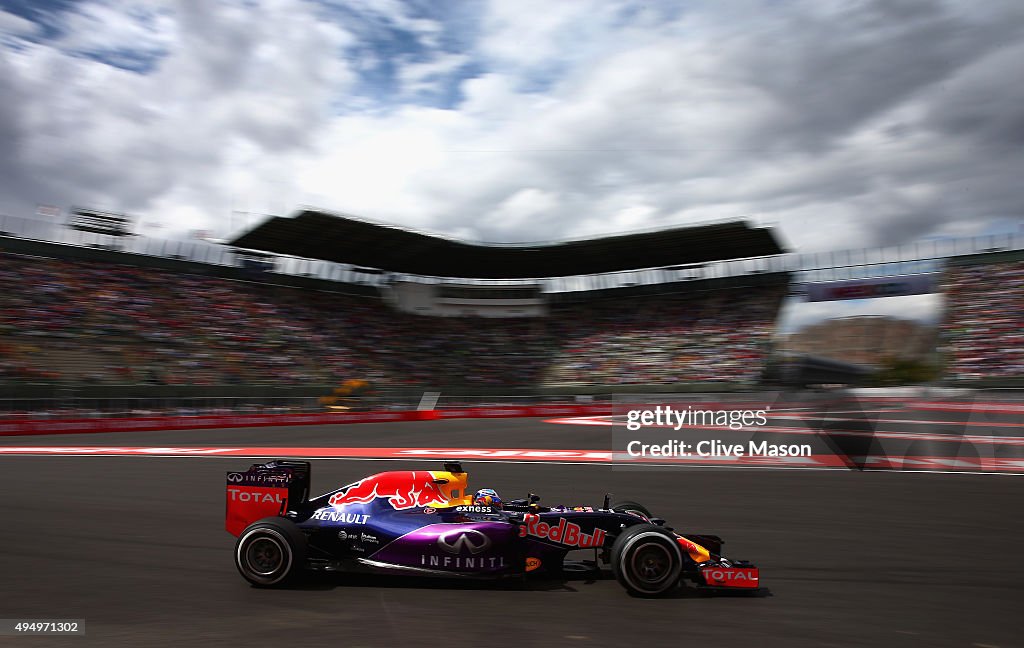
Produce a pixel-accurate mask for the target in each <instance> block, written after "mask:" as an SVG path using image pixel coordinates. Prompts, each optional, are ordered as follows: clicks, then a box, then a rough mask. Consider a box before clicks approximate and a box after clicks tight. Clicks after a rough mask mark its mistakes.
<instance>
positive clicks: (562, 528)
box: [519, 513, 607, 549]
mask: <svg viewBox="0 0 1024 648" xmlns="http://www.w3.org/2000/svg"><path fill="white" fill-rule="evenodd" d="M523 521H524V522H525V524H523V526H521V527H519V536H520V537H522V538H525V537H526V536H528V535H530V536H535V537H537V538H543V539H544V540H550V541H552V542H558V543H560V544H564V545H569V546H570V547H578V548H580V549H586V548H588V547H602V546H604V539H605V536H606V535H607V534H606V533H605V531H604V530H603V529H594V532H593V533H583V529H582V528H580V525H578V524H576V523H575V522H570V521H569V520H566V519H565V518H558V523H557V524H547V523H546V522H541V521H540V516H539V515H534V514H532V513H527V514H526V516H525V517H524V518H523Z"/></svg>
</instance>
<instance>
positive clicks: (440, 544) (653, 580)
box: [225, 460, 759, 596]
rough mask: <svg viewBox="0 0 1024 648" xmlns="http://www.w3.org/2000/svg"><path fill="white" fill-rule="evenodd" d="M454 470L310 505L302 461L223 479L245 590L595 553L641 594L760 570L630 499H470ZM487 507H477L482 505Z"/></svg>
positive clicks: (559, 565)
mask: <svg viewBox="0 0 1024 648" xmlns="http://www.w3.org/2000/svg"><path fill="white" fill-rule="evenodd" d="M467 484H468V475H467V474H466V473H465V472H464V471H463V470H462V467H461V465H460V464H458V463H454V462H452V463H445V464H444V470H443V471H427V470H411V471H392V472H383V473H378V474H376V475H370V476H369V477H366V478H364V479H361V480H359V481H357V482H355V483H353V484H349V485H348V486H343V487H341V488H339V489H337V490H334V491H331V492H329V493H325V494H323V495H320V496H318V497H313V498H309V485H310V464H309V463H308V462H305V461H287V460H276V461H270V462H268V463H265V464H256V465H253V466H252V467H251V468H249V470H248V471H246V472H229V473H228V474H227V517H226V523H225V526H226V528H227V530H228V531H229V532H230V533H231V534H232V535H234V536H236V537H237V538H238V540H237V542H236V543H235V565H236V566H237V567H238V571H239V572H241V574H242V576H243V577H244V578H245V579H246V580H248V581H249V582H250V583H252V584H253V585H256V586H261V587H271V586H277V585H283V584H285V583H288V582H289V581H291V580H293V579H294V578H296V577H297V576H299V575H301V574H302V573H304V572H308V571H328V572H329V571H342V572H367V571H369V572H379V573H397V574H419V575H423V576H454V577H463V578H466V577H470V578H491V579H497V578H502V577H515V576H518V577H523V576H525V575H527V574H528V573H530V572H535V573H548V574H550V575H557V574H560V573H562V571H563V567H564V566H566V565H567V564H568V563H567V562H566V555H567V554H568V553H569V552H571V551H576V550H593V551H594V554H595V555H594V558H595V560H594V563H595V565H597V566H600V565H602V564H610V566H611V570H612V572H613V573H614V574H615V577H616V579H617V580H618V581H619V583H621V584H622V586H623V587H625V588H626V589H627V590H628V591H629V592H631V593H633V594H636V595H641V596H657V595H661V594H666V593H668V592H670V591H671V590H673V589H674V588H676V587H677V586H678V585H679V583H680V581H681V580H683V579H686V580H689V581H692V582H693V583H695V584H696V585H697V586H698V587H700V588H712V589H716V590H718V589H724V590H741V591H747V592H749V591H752V590H757V589H758V587H759V580H758V569H757V568H756V567H754V566H753V565H752V564H750V563H748V562H739V561H734V560H729V559H726V558H724V557H722V556H720V555H719V552H720V551H721V545H722V540H721V539H720V538H719V537H717V536H714V535H707V534H690V533H686V534H684V535H680V534H678V533H675V532H673V530H672V529H670V528H668V527H666V526H664V524H665V522H664V520H660V519H658V518H655V517H653V516H652V515H651V513H650V512H649V511H647V509H645V508H644V507H643V506H642V505H640V504H637V503H635V502H620V503H618V504H615V505H612V504H611V503H610V502H609V497H608V496H607V495H606V496H605V501H604V505H603V506H602V507H601V508H598V509H595V508H592V507H589V506H555V507H545V506H540V505H539V504H538V502H539V500H540V498H539V497H538V496H536V495H532V494H531V495H529V496H528V497H527V498H525V499H522V500H513V501H511V502H507V503H501V502H500V499H498V498H497V494H495V497H493V498H492V497H490V496H488V497H486V498H484V499H483V500H481V499H480V498H477V499H476V500H475V501H474V497H473V495H471V494H469V493H468V492H467V490H466V489H467ZM484 501H486V502H490V503H489V504H484V503H481V502H484Z"/></svg>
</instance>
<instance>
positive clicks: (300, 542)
mask: <svg viewBox="0 0 1024 648" xmlns="http://www.w3.org/2000/svg"><path fill="white" fill-rule="evenodd" d="M305 562H306V537H305V536H304V535H303V534H302V531H300V530H299V528H298V527H297V526H295V524H294V523H293V522H291V521H290V520H285V519H283V518H279V517H271V518H264V519H262V520H259V521H257V522H253V523H252V524H250V525H249V526H248V527H246V528H245V530H244V531H242V534H241V535H239V536H238V541H237V542H236V543H235V566H236V567H237V568H238V572H239V573H240V574H242V577H243V578H245V580H247V581H249V582H250V583H252V584H253V585H256V586H258V587H275V586H280V585H286V584H288V583H290V582H293V581H294V580H295V578H296V577H297V575H298V574H300V573H301V572H302V570H303V567H304V566H305Z"/></svg>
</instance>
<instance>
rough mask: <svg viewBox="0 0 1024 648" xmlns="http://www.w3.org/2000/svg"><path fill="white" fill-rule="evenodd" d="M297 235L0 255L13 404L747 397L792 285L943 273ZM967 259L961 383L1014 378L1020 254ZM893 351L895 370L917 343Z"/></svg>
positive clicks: (402, 234)
mask: <svg viewBox="0 0 1024 648" xmlns="http://www.w3.org/2000/svg"><path fill="white" fill-rule="evenodd" d="M325 218H331V219H334V220H332V221H330V223H331V224H330V225H328V226H325V227H326V229H325V230H324V231H323V236H322V237H321V238H319V239H318V238H316V237H313V236H312V234H311V230H309V227H310V225H309V224H310V223H311V222H314V221H315V222H316V223H320V224H321V225H322V224H323V222H324V219H325ZM286 220H288V219H270V220H269V221H268V222H267V223H265V224H264V225H261V226H260V227H257V228H256V229H255V230H253V231H251V232H248V233H246V234H244V235H242V236H240V237H239V238H237V239H236V240H234V241H231V243H230V245H227V246H223V247H222V248H221V249H220V250H216V249H214V248H209V247H200V248H195V247H193V248H187V247H185V246H183V244H182V243H181V242H161V243H154V242H146V241H145V240H143V238H144V237H138V236H136V237H131V241H130V243H126V244H125V247H126V249H125V251H112V250H109V249H97V246H95V245H92V246H91V247H90V246H89V245H87V244H84V243H77V244H71V245H69V244H68V242H67V241H64V242H62V243H57V242H53V241H46V240H39V237H38V236H37V237H33V238H32V239H30V238H28V237H25V236H16V235H14V234H13V233H12V234H11V235H10V236H6V237H3V238H0V248H2V249H3V250H4V251H3V252H2V253H0V279H2V280H3V281H4V284H5V286H7V287H8V289H7V290H6V291H4V293H2V294H0V383H2V384H3V385H5V387H4V396H5V397H6V398H8V399H10V398H15V397H21V396H23V395H32V394H39V393H45V394H50V395H53V394H58V393H61V394H67V393H74V394H104V395H118V394H121V395H124V394H138V393H142V392H140V391H139V390H140V389H141V387H140V386H142V387H145V388H146V389H145V390H144V391H145V393H151V392H153V390H156V392H157V393H163V394H172V393H173V394H186V393H203V394H255V393H259V392H260V390H261V389H264V388H265V386H274V387H276V388H280V389H282V390H283V389H290V390H292V391H288V392H287V393H301V394H304V395H309V394H316V395H322V394H325V393H329V389H330V387H331V386H334V385H337V384H339V383H341V382H343V381H345V380H349V379H353V378H357V379H363V380H368V381H371V382H372V383H373V384H374V385H375V386H376V387H386V388H392V389H409V390H413V391H417V393H419V392H422V391H423V390H427V389H434V390H443V391H445V392H447V393H451V392H456V393H465V394H472V393H480V394H484V393H488V394H509V393H528V394H537V393H544V392H552V391H557V390H563V391H564V390H570V393H572V392H575V393H598V392H600V391H602V390H618V389H626V388H637V389H642V388H645V387H650V388H652V389H660V390H664V389H676V388H686V387H693V388H698V389H709V388H710V389H724V388H738V387H746V388H749V387H751V386H755V385H757V384H758V382H759V380H760V379H761V378H762V373H763V371H764V368H765V366H766V363H767V362H768V359H769V355H770V354H771V352H772V348H773V339H774V337H775V326H776V320H777V319H778V314H779V310H780V307H781V305H782V303H783V300H784V299H786V298H787V296H788V295H792V294H796V293H799V292H800V290H799V289H798V287H797V284H800V283H802V282H805V281H808V280H809V279H811V278H813V279H814V280H828V279H831V280H835V279H845V280H849V279H852V278H854V276H855V275H856V273H857V272H863V273H864V275H865V276H874V277H877V276H880V275H885V274H886V273H890V274H892V273H895V274H899V273H900V271H901V270H904V271H905V272H907V273H908V274H906V275H905V276H910V277H912V276H913V273H914V272H934V271H935V270H936V269H940V268H941V265H940V266H936V265H935V263H942V259H943V258H945V257H941V258H939V257H940V253H939V245H938V244H936V245H935V255H933V257H934V258H933V257H928V258H921V255H919V257H916V258H915V257H912V256H909V255H905V254H904V255H900V258H899V259H898V260H897V261H896V262H895V264H894V263H893V261H892V259H880V260H879V261H877V262H876V263H869V262H867V261H866V259H867V257H868V255H867V253H866V252H865V253H864V255H863V257H864V259H865V262H864V263H863V264H862V265H860V266H857V264H854V263H850V262H848V263H847V264H845V265H844V264H840V263H837V262H836V260H835V257H834V256H833V257H832V258H831V260H826V261H825V262H821V260H820V259H819V258H818V257H817V256H815V258H814V261H813V263H812V262H810V261H808V259H807V258H803V257H796V256H793V255H786V254H785V253H784V252H783V250H782V248H781V246H779V244H778V243H777V241H776V240H775V237H774V234H773V233H772V231H771V230H769V229H765V228H755V227H751V226H749V225H748V224H746V223H731V224H730V223H719V224H714V225H706V226H698V227H693V228H675V229H672V230H663V231H660V232H642V233H637V234H633V235H621V236H615V237H606V238H604V239H593V240H585V241H573V242H564V243H552V244H530V245H522V246H508V245H497V246H487V245H484V244H470V243H464V242H458V241H451V240H449V239H444V238H443V237H433V236H431V235H427V234H422V233H418V232H409V231H407V230H401V229H396V228H389V227H384V226H379V225H374V224H369V223H366V222H364V221H359V220H357V219H350V218H344V217H336V216H330V215H325V214H321V213H311V212H303V213H301V214H300V215H299V216H298V217H297V218H295V219H291V220H292V221H294V222H292V223H291V224H289V223H288V222H284V221H286ZM6 227H7V225H6V221H5V228H6ZM289 228H291V229H289ZM325 241H326V242H328V243H330V244H328V245H326V246H325ZM953 245H954V249H955V246H956V245H957V243H954V244H953ZM130 246H136V247H134V248H131V249H128V248H130ZM140 246H149V247H145V248H143V247H140ZM645 246H647V247H645ZM132 249H134V250H142V249H144V250H145V251H144V252H140V251H135V252H132V251H131V250H132ZM153 250H159V253H156V252H154V251H153ZM196 250H198V252H197V251H196ZM638 250H639V251H640V252H643V251H644V250H649V254H646V255H645V254H638V253H637V251H638ZM325 251H327V252H330V255H329V258H317V257H316V256H315V254H317V253H318V252H325ZM967 251H969V252H974V254H971V255H957V256H955V257H953V260H952V261H951V262H950V263H949V269H948V272H947V273H946V274H945V275H944V277H945V278H944V280H943V286H944V288H945V290H946V291H947V293H948V299H949V308H948V316H947V318H946V320H945V321H944V322H943V324H942V340H943V349H944V352H945V356H946V358H947V362H948V364H949V369H950V372H949V378H951V379H959V380H977V379H984V378H988V379H993V378H995V379H1000V380H1002V379H1007V378H1012V377H1014V376H1021V375H1022V374H1024V359H1022V357H1021V345H1020V333H1019V331H1020V330H1021V328H1022V327H1021V320H1020V317H1021V315H1020V313H1022V312H1024V308H1021V306H1022V305H1024V303H1022V295H1021V291H1020V286H1021V285H1022V282H1021V278H1022V265H1021V264H1022V260H1021V258H1020V256H1019V253H1010V252H1002V251H999V250H994V251H988V252H982V253H980V254H979V253H977V252H978V245H972V246H968V250H967ZM279 254H287V255H290V256H279ZM737 254H750V255H752V256H750V257H749V258H736V255H737ZM1008 254H1009V255H1010V256H1009V257H1008V256H1007V255H1008ZM488 255H490V256H488ZM1014 255H1016V256H1014ZM850 257H851V255H849V254H847V255H846V258H847V260H849V259H850ZM488 258H491V259H498V258H500V259H501V261H500V263H498V262H497V261H496V262H494V263H491V264H489V263H487V262H486V259H488ZM203 259H206V260H205V261H204V260H203ZM435 261H436V262H437V263H436V264H435V265H431V263H434V262H435ZM477 264H482V265H477ZM830 264H831V265H830ZM829 268H832V270H831V271H830V270H829ZM541 271H543V272H545V273H550V274H544V275H541V276H537V275H538V273H539V272H541ZM415 272H421V273H426V274H415ZM840 283H841V282H840ZM891 284H892V282H891V281H890V282H887V283H886V284H885V285H886V286H887V289H890V288H891ZM844 290H845V289H844ZM866 337H868V336H865V338H866ZM871 337H873V336H871ZM888 338H890V342H891V343H892V344H891V345H890V346H891V347H892V348H891V349H889V352H892V353H896V352H898V351H899V350H900V349H899V343H900V342H901V341H903V340H906V339H909V338H907V336H904V335H900V334H898V333H896V334H893V335H889V336H888ZM860 342H861V343H864V345H865V348H864V349H862V350H861V351H863V352H864V353H869V352H871V351H872V349H871V348H870V347H871V344H870V341H868V340H866V339H862V340H861V341H860ZM922 344H923V343H922ZM876 346H877V345H876ZM919 346H920V345H919ZM924 346H927V344H925V345H924ZM888 348H889V347H887V349H888ZM874 350H875V351H877V349H874ZM918 351H920V349H918ZM922 352H923V351H922ZM861 359H862V360H863V358H861ZM37 386H44V387H47V388H48V389H49V391H46V390H45V389H44V390H42V391H40V390H36V391H32V389H29V388H30V387H32V388H34V387H37ZM128 387H131V389H128ZM68 390H70V391H68ZM146 390H148V391H146ZM189 390H191V391H189ZM282 393H283V392H282Z"/></svg>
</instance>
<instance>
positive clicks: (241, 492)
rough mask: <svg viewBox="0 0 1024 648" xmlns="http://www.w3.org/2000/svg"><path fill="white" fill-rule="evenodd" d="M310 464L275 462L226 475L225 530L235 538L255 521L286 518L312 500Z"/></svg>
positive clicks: (277, 460)
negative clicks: (272, 517)
mask: <svg viewBox="0 0 1024 648" xmlns="http://www.w3.org/2000/svg"><path fill="white" fill-rule="evenodd" d="M311 470H312V468H311V466H310V464H309V462H308V461H289V460H286V459H275V460H274V461H268V462H267V463H264V464H253V465H252V466H251V467H250V468H249V470H247V471H245V472H229V473H228V474H227V492H226V504H225V515H224V528H225V529H227V531H228V533H230V534H231V535H234V536H238V535H241V533H242V531H243V530H244V529H245V527H247V526H249V525H250V524H252V523H253V522H255V521H256V520H259V519H262V518H265V517H270V516H274V515H284V514H285V513H286V512H287V511H288V507H289V503H291V505H292V506H295V505H298V504H300V503H302V502H305V501H306V500H307V499H308V498H309V482H310V473H311Z"/></svg>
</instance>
